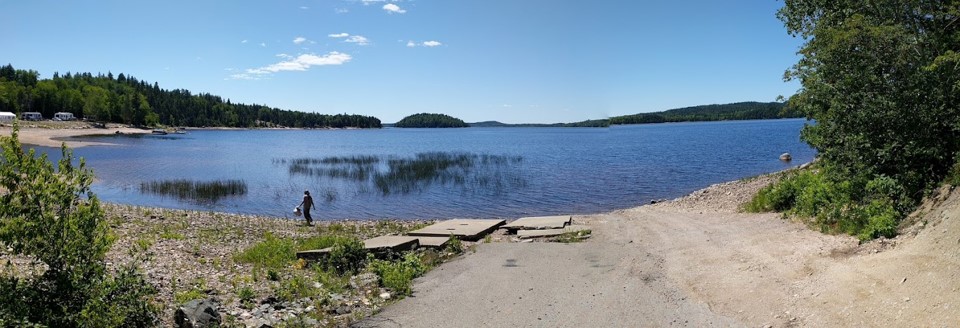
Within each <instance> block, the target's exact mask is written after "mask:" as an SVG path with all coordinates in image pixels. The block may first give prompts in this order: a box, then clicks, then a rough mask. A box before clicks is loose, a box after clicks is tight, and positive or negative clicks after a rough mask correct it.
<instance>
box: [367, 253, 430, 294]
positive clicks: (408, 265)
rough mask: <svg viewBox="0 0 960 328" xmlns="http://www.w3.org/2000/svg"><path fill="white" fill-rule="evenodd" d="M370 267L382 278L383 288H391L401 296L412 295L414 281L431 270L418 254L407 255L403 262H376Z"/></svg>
mask: <svg viewBox="0 0 960 328" xmlns="http://www.w3.org/2000/svg"><path fill="white" fill-rule="evenodd" d="M369 267H370V270H371V271H373V272H374V273H376V274H377V275H378V276H380V284H381V285H382V286H383V287H386V288H389V289H390V290H393V291H394V292H395V293H397V294H399V295H410V287H411V286H413V279H414V278H416V277H419V276H421V275H423V274H424V273H426V272H427V270H429V269H430V268H429V267H428V266H427V265H425V264H424V263H423V261H422V260H421V258H420V255H419V254H418V253H416V252H409V253H406V254H404V256H403V259H402V260H400V261H395V262H393V261H384V260H374V261H373V262H371V263H370V266H369Z"/></svg>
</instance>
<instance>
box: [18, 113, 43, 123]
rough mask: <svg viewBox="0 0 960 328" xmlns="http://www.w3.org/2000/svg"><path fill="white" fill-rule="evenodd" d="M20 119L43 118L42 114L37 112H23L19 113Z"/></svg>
mask: <svg viewBox="0 0 960 328" xmlns="http://www.w3.org/2000/svg"><path fill="white" fill-rule="evenodd" d="M20 119H21V120H24V121H39V120H42V119H43V115H40V113H39V112H23V113H21V114H20Z"/></svg>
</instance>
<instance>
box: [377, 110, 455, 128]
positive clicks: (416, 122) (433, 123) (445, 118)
mask: <svg viewBox="0 0 960 328" xmlns="http://www.w3.org/2000/svg"><path fill="white" fill-rule="evenodd" d="M394 126H396V127H398V128H465V127H468V126H470V125H468V124H467V123H466V122H464V121H463V120H461V119H459V118H454V117H452V116H449V115H444V114H428V113H420V114H413V115H410V116H407V117H404V118H403V119H402V120H400V121H399V122H397V123H396V124H394Z"/></svg>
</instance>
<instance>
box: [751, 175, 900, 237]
mask: <svg viewBox="0 0 960 328" xmlns="http://www.w3.org/2000/svg"><path fill="white" fill-rule="evenodd" d="M837 180H838V178H837V177H835V176H832V175H831V174H830V171H829V170H828V169H819V170H817V171H814V170H802V171H794V172H790V173H787V174H785V175H784V176H782V177H781V179H780V180H779V181H777V182H775V183H773V184H771V185H770V186H767V187H765V188H763V189H761V190H760V191H759V192H758V193H757V195H755V196H754V198H753V199H751V201H750V202H749V203H747V204H746V205H745V206H744V209H745V210H747V211H750V212H767V211H780V212H784V213H786V214H789V215H795V216H799V217H804V218H810V219H811V220H810V221H808V222H809V223H810V224H811V225H813V226H814V227H816V228H819V229H820V230H821V231H823V232H828V233H837V232H842V233H848V234H851V235H855V236H857V237H858V238H860V239H861V240H868V239H873V238H878V237H893V236H895V235H896V232H897V224H899V222H900V220H901V218H903V216H904V213H906V211H908V210H909V209H910V208H912V206H913V203H912V202H911V198H910V197H907V196H906V192H905V189H904V188H903V187H902V185H900V184H899V183H898V182H897V181H896V180H894V179H892V178H890V177H886V176H879V177H876V178H873V179H872V180H866V178H865V176H860V177H857V178H854V179H851V180H844V181H837Z"/></svg>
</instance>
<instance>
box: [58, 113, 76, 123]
mask: <svg viewBox="0 0 960 328" xmlns="http://www.w3.org/2000/svg"><path fill="white" fill-rule="evenodd" d="M75 119H77V118H76V117H74V116H73V113H67V112H59V113H56V114H53V120H54V121H73V120H75Z"/></svg>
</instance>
